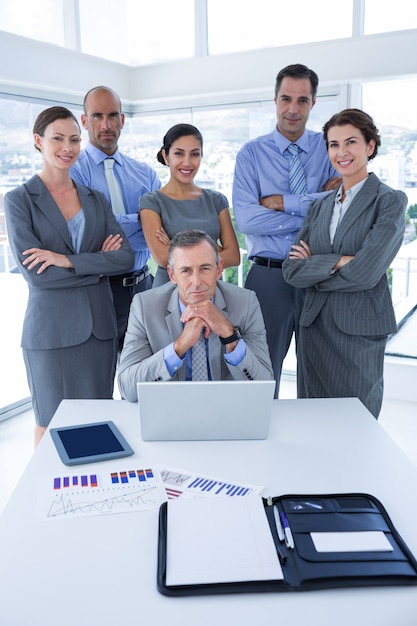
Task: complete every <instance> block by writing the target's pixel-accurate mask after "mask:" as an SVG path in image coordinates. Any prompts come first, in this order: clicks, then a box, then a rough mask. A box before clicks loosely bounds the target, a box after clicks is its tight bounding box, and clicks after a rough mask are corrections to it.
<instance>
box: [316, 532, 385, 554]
mask: <svg viewBox="0 0 417 626" xmlns="http://www.w3.org/2000/svg"><path fill="white" fill-rule="evenodd" d="M311 539H312V540H313V543H314V547H315V548H316V550H317V552H392V550H393V547H392V545H391V544H390V542H389V541H388V539H387V537H386V535H385V534H384V533H383V532H382V531H379V530H378V531H363V532H333V533H331V532H329V533H327V532H323V533H317V532H314V533H311Z"/></svg>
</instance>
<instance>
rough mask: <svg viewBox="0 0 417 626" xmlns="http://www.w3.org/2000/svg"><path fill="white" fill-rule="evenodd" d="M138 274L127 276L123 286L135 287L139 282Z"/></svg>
mask: <svg viewBox="0 0 417 626" xmlns="http://www.w3.org/2000/svg"><path fill="white" fill-rule="evenodd" d="M138 278H139V277H138V276H125V277H124V278H123V281H122V285H123V287H134V286H135V285H137V283H138Z"/></svg>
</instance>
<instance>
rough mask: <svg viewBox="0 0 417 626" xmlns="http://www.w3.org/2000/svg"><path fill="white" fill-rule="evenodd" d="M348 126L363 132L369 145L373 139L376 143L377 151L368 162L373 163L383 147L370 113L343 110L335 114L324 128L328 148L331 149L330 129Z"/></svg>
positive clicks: (357, 110) (375, 150)
mask: <svg viewBox="0 0 417 626" xmlns="http://www.w3.org/2000/svg"><path fill="white" fill-rule="evenodd" d="M348 124H351V125H352V126H354V127H355V128H357V129H358V130H359V131H360V132H361V134H362V135H363V137H364V139H365V141H366V143H369V142H370V141H371V140H372V139H373V140H374V141H375V149H374V151H373V153H372V154H371V156H369V157H368V161H371V160H372V159H373V158H375V157H376V155H377V153H378V147H379V146H380V145H381V137H380V135H379V131H378V129H377V127H376V126H375V124H374V121H373V119H372V117H371V116H370V115H368V113H365V111H361V109H343V111H340V112H339V113H335V114H334V115H333V116H332V117H331V118H330V119H329V121H328V122H326V123H325V125H324V126H323V138H324V140H325V142H326V146H327V147H329V142H328V140H327V135H328V133H329V130H330V128H333V127H334V126H347V125H348Z"/></svg>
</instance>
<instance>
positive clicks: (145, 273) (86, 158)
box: [71, 86, 161, 349]
mask: <svg viewBox="0 0 417 626" xmlns="http://www.w3.org/2000/svg"><path fill="white" fill-rule="evenodd" d="M124 122H125V115H124V113H123V112H122V105H121V101H120V98H119V96H118V95H117V93H116V92H115V91H113V90H112V89H110V88H108V87H102V86H99V87H94V88H93V89H90V91H88V92H87V94H86V95H85V97H84V113H83V114H82V115H81V123H82V125H83V127H84V128H85V129H86V130H87V131H88V139H89V143H88V144H87V146H86V148H85V149H84V150H82V151H81V153H80V156H79V158H78V160H77V162H76V163H75V164H74V165H73V167H72V168H71V176H72V178H73V179H74V180H76V181H78V182H80V183H82V184H83V185H86V186H87V187H91V188H93V189H97V190H98V191H101V192H102V193H104V195H105V196H106V197H107V199H108V200H109V202H110V203H111V205H112V208H113V213H114V214H115V216H116V218H117V221H118V222H119V224H120V225H121V227H122V228H123V230H124V232H125V234H126V236H127V238H128V240H129V243H130V245H131V247H132V248H133V250H134V252H135V264H134V266H133V267H132V270H131V271H130V272H128V273H127V274H123V275H122V276H112V277H111V278H110V283H111V288H112V292H113V302H114V307H115V310H116V317H117V330H118V338H119V348H120V349H121V348H122V346H123V340H124V335H125V332H126V327H127V320H128V317H129V310H130V303H131V300H132V297H133V296H134V294H135V293H138V292H140V291H145V290H146V289H150V288H151V287H152V276H151V274H150V271H149V268H148V266H147V261H148V259H149V256H150V252H149V249H148V247H147V245H146V241H145V237H144V235H143V231H142V227H141V224H140V222H139V219H138V211H139V198H140V197H141V196H142V195H143V194H144V193H146V192H148V191H155V190H157V189H159V188H160V186H161V183H160V181H159V179H158V177H157V175H156V173H155V171H154V170H153V169H152V168H151V167H149V165H146V164H145V163H141V162H139V161H136V160H135V159H132V158H130V157H128V156H127V155H126V154H122V153H121V152H120V150H119V148H118V141H119V137H120V133H121V131H122V128H123V126H124ZM109 157H111V159H109ZM109 162H110V163H111V169H112V172H111V176H112V177H113V178H112V181H108V178H107V177H106V176H107V174H106V173H105V165H106V164H107V163H109ZM111 183H112V184H113V186H114V187H116V192H117V193H118V198H117V199H116V198H115V196H114V193H113V190H112V189H111Z"/></svg>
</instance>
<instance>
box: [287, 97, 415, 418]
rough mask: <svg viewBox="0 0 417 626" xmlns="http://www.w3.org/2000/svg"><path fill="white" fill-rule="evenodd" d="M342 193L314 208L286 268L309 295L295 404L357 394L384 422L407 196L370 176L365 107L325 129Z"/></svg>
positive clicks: (370, 131) (374, 133)
mask: <svg viewBox="0 0 417 626" xmlns="http://www.w3.org/2000/svg"><path fill="white" fill-rule="evenodd" d="M323 134H324V139H325V141H326V144H327V150H328V154H329V158H330V161H331V163H332V165H333V166H334V168H335V169H336V170H337V171H338V172H339V173H340V175H341V177H342V184H341V185H340V187H339V189H338V190H337V191H336V192H334V193H331V194H329V195H328V196H326V197H325V198H323V199H322V200H318V201H317V202H314V203H313V204H312V205H311V207H310V209H309V211H308V213H307V217H306V219H305V222H304V225H303V226H302V228H301V230H300V232H299V235H298V237H297V240H296V241H295V243H294V245H293V246H292V249H291V251H290V253H289V257H288V259H287V260H286V261H285V262H284V264H283V274H284V277H285V279H286V280H287V281H288V282H289V283H290V284H291V285H294V286H296V287H303V288H306V297H305V300H304V306H303V310H302V313H301V319H300V335H299V341H298V347H297V395H298V397H299V398H326V397H352V396H353V397H358V398H359V399H360V400H361V401H362V402H363V404H364V405H365V406H366V407H367V408H368V410H369V411H370V412H371V413H372V415H374V417H375V418H378V415H379V413H380V410H381V405H382V397H383V369H384V353H385V345H386V341H387V336H388V335H389V334H390V333H393V332H395V331H396V322H395V316H394V310H393V305H392V300H391V295H390V291H389V286H388V281H387V276H386V271H387V269H388V267H389V266H390V264H391V262H392V261H393V259H394V257H395V255H396V254H397V252H398V250H399V248H400V246H401V244H402V241H403V236H404V228H405V210H406V207H407V197H406V195H405V194H404V193H403V192H402V191H396V190H393V189H391V188H390V187H388V186H387V185H385V184H384V183H383V182H381V181H380V180H379V179H378V178H377V177H376V176H375V174H373V173H368V167H367V166H368V161H370V160H371V159H373V158H374V157H375V156H376V154H377V150H378V147H379V146H380V144H381V140H380V136H379V134H378V129H377V128H376V127H375V124H374V122H373V120H372V118H371V117H370V116H369V115H368V114H367V113H365V112H363V111H361V110H359V109H346V110H344V111H341V112H340V113H337V114H335V115H334V116H333V117H332V118H331V119H330V120H329V121H328V122H327V123H326V124H325V126H324V128H323Z"/></svg>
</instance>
